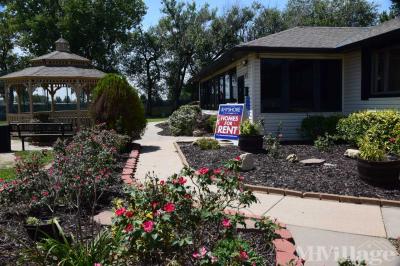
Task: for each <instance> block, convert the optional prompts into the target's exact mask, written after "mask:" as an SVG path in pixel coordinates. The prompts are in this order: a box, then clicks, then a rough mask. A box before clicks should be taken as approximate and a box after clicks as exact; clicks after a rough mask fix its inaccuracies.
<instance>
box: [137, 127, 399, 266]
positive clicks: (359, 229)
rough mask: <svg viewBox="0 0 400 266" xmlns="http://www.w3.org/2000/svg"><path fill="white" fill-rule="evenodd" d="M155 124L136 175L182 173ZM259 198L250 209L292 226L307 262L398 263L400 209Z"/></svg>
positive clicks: (146, 137) (145, 141)
mask: <svg viewBox="0 0 400 266" xmlns="http://www.w3.org/2000/svg"><path fill="white" fill-rule="evenodd" d="M155 124H156V123H149V125H148V128H147V131H146V133H145V135H144V136H143V138H142V139H141V140H140V141H138V143H140V144H141V145H142V152H141V155H140V159H139V164H138V168H137V172H136V175H135V178H137V179H140V180H143V178H144V177H145V175H146V174H147V173H149V171H151V172H152V173H154V174H155V175H156V176H158V177H159V178H165V177H167V176H170V175H172V174H174V173H179V171H180V170H181V169H182V167H183V164H182V163H181V160H180V158H179V156H178V153H177V151H176V149H175V147H174V145H173V142H174V141H179V140H193V139H194V138H188V137H178V138H175V137H164V136H160V135H158V134H157V132H159V131H160V129H159V128H157V127H156V126H155ZM256 196H257V198H258V199H259V201H260V202H259V203H258V204H254V205H253V206H252V207H251V208H249V209H248V210H247V211H248V212H250V213H252V214H255V215H266V216H270V217H272V218H276V219H278V220H279V221H280V222H283V223H285V224H287V225H288V228H289V229H290V230H291V232H292V234H293V236H294V238H295V240H296V244H297V249H298V252H299V255H301V256H302V257H303V258H305V259H306V260H307V262H306V265H316V266H317V265H318V266H320V265H327V266H330V265H337V261H338V260H339V259H341V258H346V257H351V258H353V259H356V258H358V259H364V260H366V261H367V263H368V265H387V266H392V265H393V266H399V265H400V257H399V256H398V254H397V252H396V250H395V248H394V247H393V246H392V245H391V243H390V242H389V241H388V240H387V238H398V237H400V208H387V207H384V208H380V207H379V206H372V205H358V204H351V203H339V202H334V201H320V200H316V199H302V198H295V197H284V196H281V195H273V194H262V193H256Z"/></svg>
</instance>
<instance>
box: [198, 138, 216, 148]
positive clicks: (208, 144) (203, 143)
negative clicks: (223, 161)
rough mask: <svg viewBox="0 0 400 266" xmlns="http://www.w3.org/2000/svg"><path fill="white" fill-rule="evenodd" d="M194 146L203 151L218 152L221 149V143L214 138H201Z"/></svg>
mask: <svg viewBox="0 0 400 266" xmlns="http://www.w3.org/2000/svg"><path fill="white" fill-rule="evenodd" d="M193 144H194V145H196V146H198V147H199V148H200V149H201V150H217V149H219V148H221V146H220V145H219V142H218V141H217V140H215V139H212V138H201V139H198V140H196V141H195V142H194V143H193Z"/></svg>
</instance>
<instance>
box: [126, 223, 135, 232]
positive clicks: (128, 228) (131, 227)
mask: <svg viewBox="0 0 400 266" xmlns="http://www.w3.org/2000/svg"><path fill="white" fill-rule="evenodd" d="M124 230H125V232H127V233H128V232H131V231H132V230H133V225H132V224H128V225H127V226H125V229H124Z"/></svg>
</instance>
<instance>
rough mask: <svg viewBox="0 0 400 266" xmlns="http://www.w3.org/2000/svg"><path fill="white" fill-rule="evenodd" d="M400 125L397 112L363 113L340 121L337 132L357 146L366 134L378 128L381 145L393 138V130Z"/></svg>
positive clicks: (399, 114) (378, 138)
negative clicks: (374, 127) (371, 129)
mask: <svg viewBox="0 0 400 266" xmlns="http://www.w3.org/2000/svg"><path fill="white" fill-rule="evenodd" d="M399 123H400V112H399V111H396V110H381V111H362V112H357V113H353V114H351V115H349V116H348V117H347V118H343V119H340V121H339V123H338V126H337V130H338V134H339V136H340V137H341V138H343V139H344V140H346V141H348V142H350V143H352V144H355V145H357V144H358V143H359V140H360V139H362V138H363V136H364V135H365V132H367V131H368V130H369V129H370V128H371V127H373V126H376V130H378V131H379V133H378V134H377V135H376V138H377V139H376V140H375V141H378V142H379V143H380V144H383V143H385V142H387V141H388V140H389V139H390V138H391V137H392V132H393V129H394V128H395V127H396V125H397V124H399Z"/></svg>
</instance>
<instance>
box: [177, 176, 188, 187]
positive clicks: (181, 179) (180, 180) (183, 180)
mask: <svg viewBox="0 0 400 266" xmlns="http://www.w3.org/2000/svg"><path fill="white" fill-rule="evenodd" d="M186 182H187V180H186V179H185V178H184V177H183V176H181V177H179V178H178V183H179V185H184V184H185V183H186Z"/></svg>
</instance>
